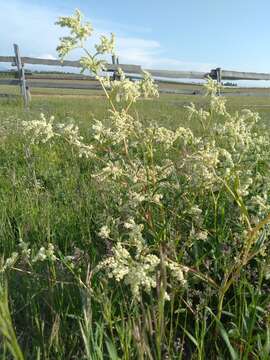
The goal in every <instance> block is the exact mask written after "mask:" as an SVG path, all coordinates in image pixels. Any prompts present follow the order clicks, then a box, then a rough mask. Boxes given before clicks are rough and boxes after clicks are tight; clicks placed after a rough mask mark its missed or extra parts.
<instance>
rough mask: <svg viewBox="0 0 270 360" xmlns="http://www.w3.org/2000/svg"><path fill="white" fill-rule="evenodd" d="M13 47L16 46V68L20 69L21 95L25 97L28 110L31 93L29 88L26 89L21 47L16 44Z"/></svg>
mask: <svg viewBox="0 0 270 360" xmlns="http://www.w3.org/2000/svg"><path fill="white" fill-rule="evenodd" d="M13 46H14V52H15V62H16V66H17V68H18V75H19V81H20V87H21V94H22V97H23V101H24V106H25V107H26V108H28V106H29V100H30V92H29V88H26V80H25V74H24V65H23V64H22V60H21V56H20V50H19V46H18V45H17V44H14V45H13Z"/></svg>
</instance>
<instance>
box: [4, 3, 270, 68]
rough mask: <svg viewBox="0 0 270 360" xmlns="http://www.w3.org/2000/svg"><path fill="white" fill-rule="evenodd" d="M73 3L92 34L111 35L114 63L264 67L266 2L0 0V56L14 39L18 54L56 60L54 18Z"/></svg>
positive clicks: (269, 54)
mask: <svg viewBox="0 0 270 360" xmlns="http://www.w3.org/2000/svg"><path fill="white" fill-rule="evenodd" d="M75 8H80V9H81V10H82V11H83V12H84V14H85V16H86V18H87V19H89V20H91V21H92V22H93V24H94V26H95V28H96V29H97V35H96V36H98V35H99V34H101V33H102V32H104V33H108V32H111V31H112V32H114V33H115V34H116V36H117V43H118V53H119V55H120V60H121V62H125V63H134V64H140V65H142V66H144V67H145V68H163V69H166V68H167V69H179V70H199V71H200V70H201V71H208V70H209V69H211V68H213V67H217V66H221V67H222V68H224V69H231V70H246V71H257V72H270V41H269V39H270V22H269V14H270V1H269V0H257V1H255V0H234V1H232V0H188V1H186V0H167V1H164V0H162V1H161V0H155V1H154V0H136V1H135V0H134V1H131V0H125V1H124V0H114V1H111V0H100V1H93V0H92V1H91V0H87V1H85V0H84V1H82V0H81V1H76V0H54V1H52V0H47V1H43V0H8V1H7V0H0V9H1V12H0V24H1V25H0V54H1V55H11V54H12V51H13V48H12V44H13V43H14V42H17V43H18V44H19V46H20V48H21V53H22V55H25V56H38V57H45V56H46V57H50V58H53V57H56V56H57V54H56V52H55V47H56V45H57V40H58V37H59V36H61V35H63V31H62V30H60V29H57V27H56V26H55V25H54V21H55V19H56V18H57V16H59V15H68V14H71V13H72V12H73V10H74V9H75ZM89 46H90V47H91V46H92V42H90V43H89ZM72 57H73V58H76V57H78V54H76V53H75V54H74V55H73V56H72Z"/></svg>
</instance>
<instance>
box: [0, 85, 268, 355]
mask: <svg viewBox="0 0 270 360" xmlns="http://www.w3.org/2000/svg"><path fill="white" fill-rule="evenodd" d="M9 90H10V87H9V88H8V87H1V89H0V93H1V92H7V91H9ZM11 91H12V93H13V91H14V88H12V89H11ZM260 91H261V90H260ZM209 101H210V99H209V98H206V97H202V96H196V95H192V96H191V95H190V96H183V95H161V97H160V98H159V99H156V100H139V101H138V103H137V104H136V107H135V106H134V107H132V108H131V115H132V116H133V121H134V122H135V121H137V120H138V121H139V125H138V128H137V130H136V131H135V130H134V132H132V133H131V134H128V135H125V136H126V138H125V141H124V142H122V141H120V142H119V143H118V142H117V139H116V140H114V142H106V141H105V140H104V142H102V141H100V142H99V140H98V139H99V138H98V137H96V138H95V137H94V135H93V128H92V125H93V124H95V119H99V120H100V119H101V120H102V121H104V124H106V125H107V126H112V128H111V129H112V131H116V130H115V129H114V127H113V125H111V124H112V123H113V120H112V119H111V118H109V114H108V108H109V106H108V102H107V100H106V98H105V97H104V96H100V93H99V92H93V91H87V90H81V91H78V90H77V91H74V90H63V91H60V90H58V89H57V90H54V89H45V90H44V89H33V97H32V103H31V107H30V109H29V110H28V111H25V110H24V109H23V106H22V103H21V100H20V99H19V98H15V97H14V98H12V97H10V98H0V137H1V141H0V169H1V171H0V199H1V207H0V218H1V221H0V226H1V231H0V248H1V254H2V264H1V267H2V270H1V274H2V275H1V291H0V331H1V333H2V335H3V339H4V340H5V341H3V343H2V344H1V346H0V351H1V358H2V359H11V357H10V352H11V353H12V354H13V355H12V356H13V358H15V359H59V360H60V359H64V358H66V359H91V360H92V359H93V360H96V359H113V360H114V359H126V360H130V359H150V360H152V359H153V360H154V359H158V360H163V359H172V360H173V359H184V360H186V359H187V360H188V359H194V360H197V359H206V358H207V359H213V360H215V359H224V360H226V359H243V360H244V359H245V360H248V359H258V360H267V359H269V357H270V348H269V343H270V320H269V319H270V315H269V300H270V297H269V280H268V279H269V270H268V267H269V265H268V264H269V255H268V253H269V249H268V242H269V235H268V229H265V228H264V224H266V223H267V221H265V222H264V223H262V221H264V220H263V219H265V217H266V216H267V214H268V212H269V209H268V205H269V201H268V196H269V192H270V191H269V190H270V184H269V175H270V174H269V154H270V149H269V142H268V141H267V138H268V137H269V135H268V134H269V132H268V131H269V125H268V121H270V113H269V111H270V103H269V98H267V97H266V96H261V97H260V96H249V97H242V96H241V97H240V96H234V97H228V100H227V108H228V113H230V114H234V113H235V112H236V111H238V112H241V110H242V109H244V108H247V107H248V108H250V109H252V110H253V111H256V112H259V114H260V116H261V121H260V122H259V123H258V124H257V123H256V121H255V120H254V119H256V115H254V114H253V115H241V116H242V117H241V116H240V117H238V116H237V115H233V117H232V118H229V117H228V116H227V115H226V114H225V115H224V114H222V111H221V112H216V113H215V112H214V110H213V109H212V110H211V111H212V112H213V113H212V112H210V113H209V114H210V115H207V116H208V117H207V119H208V118H209V119H210V120H209V119H208V120H209V122H208V123H205V124H203V126H202V122H201V118H200V117H198V118H196V116H195V117H193V118H191V119H189V112H188V110H187V109H186V108H185V106H187V105H189V104H190V102H194V103H195V105H196V106H197V107H198V108H202V109H203V110H205V111H206V110H208V109H209ZM215 111H216V110H215ZM40 113H43V114H44V115H45V117H46V119H49V118H50V116H54V117H55V120H54V122H55V123H56V124H57V123H64V124H65V125H67V124H69V123H71V122H72V123H74V124H76V125H78V127H79V132H80V134H82V135H83V137H84V140H83V141H84V142H85V143H86V144H94V146H95V151H96V158H91V157H90V158H88V159H87V158H85V157H84V156H82V157H80V156H78V151H77V148H76V146H77V145H78V144H77V143H76V141H77V140H78V138H76V141H73V138H72V136H73V135H72V134H71V133H67V139H68V141H66V140H64V136H65V134H66V133H64V135H63V139H62V138H61V137H55V138H53V139H52V141H47V140H46V141H44V142H42V141H40V142H39V143H38V142H34V141H32V140H33V139H34V134H33V133H32V132H31V131H30V132H29V133H27V134H25V133H24V128H23V127H22V122H23V121H27V122H31V121H32V120H38V119H39V117H40ZM209 116H210V117H209ZM208 120H207V121H208ZM253 121H254V126H253V125H252V127H251V125H250V124H251V123H252V124H253ZM154 123H156V125H154ZM127 124H128V119H127V123H126V126H127ZM228 124H230V127H229V126H228ZM234 124H235V127H234ZM221 126H222V127H221ZM160 127H164V128H166V129H168V130H175V132H172V133H168V132H165V133H164V129H163V128H161V129H160V130H157V128H160ZM182 127H183V128H184V129H187V128H190V129H191V130H192V132H193V135H192V136H191V135H190V133H189V131H188V130H183V128H182ZM57 129H58V128H57V126H56V127H55V131H57ZM177 129H178V130H177ZM121 131H122V133H123V132H124V131H126V130H125V129H124V130H123V129H122V130H121ZM155 131H157V132H158V131H160V132H159V133H158V134H159V135H155ZM122 133H119V134H118V133H116V134H117V136H118V135H119V136H120V135H121V134H122ZM175 133H177V134H178V133H179V134H183V135H179V138H178V139H176V140H175V141H173V142H172V143H171V141H172V140H171V138H173V136H174V135H173V134H175ZM134 134H135V135H134ZM138 134H139V137H138ZM41 135H42V133H41ZM146 135H147V136H146ZM181 136H183V138H182V137H181ZM149 139H151V140H149ZM186 139H187V140H186ZM231 139H233V145H231ZM126 141H127V144H128V145H127V144H126ZM74 144H75V146H74ZM231 146H232V147H231ZM80 149H84V148H83V147H81V148H80ZM80 149H79V150H80ZM232 149H236V150H235V152H234V150H232ZM225 150H226V151H229V150H230V151H231V153H232V161H233V165H232V164H229V163H228V162H227V160H228V158H226V159H225V158H223V156H224V154H225V155H226V154H227V153H226V151H225ZM217 151H219V152H220V154H219V161H218V162H215V156H217V155H216V153H217ZM222 154H223V155H222ZM239 154H240V155H241V156H238V155H239ZM190 159H192V162H190ZM164 161H167V162H168V164H169V165H168V164H167V163H166V164H164ZM228 161H229V160H228ZM104 163H106V164H107V165H108V164H110V166H111V164H113V165H114V168H113V170H112V173H109V175H108V176H109V177H108V178H106V176H107V175H106V176H105V175H104V174H105V173H102V171H103V170H102V169H103V168H104V166H105V165H104ZM172 164H173V170H172V172H171V173H167V168H168V166H169V167H172ZM194 164H195V165H196V166H195V165H194ZM209 164H211V166H210V165H209ZM202 165H203V166H202ZM119 167H120V168H121V171H123V173H121V172H120V173H119V174H120V175H119V174H118V173H117V171H119ZM212 167H213V168H214V169H215V172H216V173H215V176H217V178H215V179H213V178H212V177H210V175H211V176H213V174H212V172H211V171H212ZM134 168H136V171H135V170H134ZM226 168H228V169H229V170H230V172H229V173H228V172H226V171H225V169H226ZM142 169H146V170H145V171H146V173H147V175H145V176H146V178H147V180H145V178H144V177H143V175H141V176H142V179H140V177H139V175H138V174H141V171H142ZM155 171H156V173H155V176H154V175H153V176H152V175H151V174H152V172H155ZM163 171H164V172H163ZM159 172H160V173H159ZM106 174H107V173H106ZM143 174H144V173H143ZM228 174H229V175H228ZM95 176H96V177H95ZM135 177H136V178H137V177H138V180H136V181H135V180H134V178H135ZM220 179H221V180H220ZM250 179H253V180H254V182H253V184H251V183H250ZM247 189H249V192H248V193H247ZM131 190H132V191H133V192H134V193H132V194H133V195H134V194H137V195H139V194H140V195H143V198H144V199H143V200H140V201H141V203H138V204H136V201H135V200H134V197H133V198H132V199H133V200H132V201H133V203H132V204H130V202H131V200H130V196H131V195H130V191H131ZM155 195H158V196H156V197H155ZM256 196H257V197H260V199H259V200H260V203H259V204H261V205H258V204H257V203H256V204H255V205H254V197H256ZM134 204H135V205H134ZM252 204H253V205H252ZM131 218H132V219H134V221H135V223H133V222H132V220H131ZM246 223H247V224H251V228H249V227H248V225H246ZM105 225H106V227H109V228H110V235H108V236H106V234H105V235H104V232H106V231H105V230H104V229H103V233H102V231H101V229H102V227H103V226H105ZM256 226H257V227H258V229H257V227H256ZM253 228H255V230H256V231H255V230H254V232H253V233H252V230H251V229H253ZM251 233H252V235H250V234H251ZM140 236H142V237H143V241H144V242H145V243H146V244H147V249H146V248H144V247H143V251H141V250H140V251H141V252H140V253H139V256H138V253H137V257H136V256H135V255H134V253H133V252H135V251H138V249H137V248H136V247H135V249H134V244H135V245H136V246H137V247H138V239H141V237H140ZM128 241H129V243H128ZM132 241H134V243H133V242H132ZM136 241H137V242H136ZM119 242H121V243H122V244H124V245H125V244H129V245H127V249H128V250H129V251H130V254H131V255H126V256H131V257H132V256H133V260H132V261H131V260H130V266H133V268H131V269H132V271H133V274H131V275H130V276H131V278H132V279H133V281H134V278H133V277H132V275H134V274H136V273H140V270H141V269H142V268H143V269H144V266H145V274H146V275H147V274H148V273H147V271H149V268H150V270H151V266H152V265H151V264H150V262H149V263H147V261H148V260H145V259H147V256H148V255H149V256H150V255H151V256H153V257H157V258H159V259H161V262H160V264H159V268H158V271H157V272H156V273H155V275H154V276H156V279H154V278H149V279H150V280H151V281H152V283H154V284H155V286H153V287H151V286H150V291H146V292H145V293H144V292H143V291H142V295H141V298H140V300H138V299H137V300H136V298H134V296H133V295H134V293H133V291H134V289H133V290H132V287H131V289H130V286H129V285H132V282H131V280H130V282H128V281H126V282H121V281H115V279H111V278H110V277H106V276H105V275H104V273H102V274H100V273H96V272H95V271H96V270H95V269H96V265H97V264H98V263H99V262H100V261H101V260H103V259H104V258H106V257H108V256H111V255H112V253H113V252H114V251H115V247H116V246H117V244H118V243H119ZM26 244H27V245H26ZM51 244H52V245H53V247H54V248H53V249H52V248H49V246H51ZM128 246H130V247H131V248H129V247H128ZM140 246H141V245H140ZM143 246H145V244H144V245H143ZM42 248H43V250H41V249H42ZM148 252H149V253H148ZM14 253H16V254H15V255H14ZM12 254H13V255H12ZM18 254H19V255H18ZM118 255H119V254H118ZM153 257H152V258H151V259H152V260H153V259H155V258H153ZM7 259H8V261H7ZM149 259H150V258H149ZM140 261H141V263H140ZM144 261H146V263H145V262H144ZM149 261H150V260H149ZM169 261H171V263H170V262H169ZM164 264H169V265H168V268H166V266H167V265H164ZM179 264H184V267H183V272H184V275H185V277H187V280H186V282H185V283H184V281H183V279H180V282H179V281H178V280H179V276H180V277H181V276H182V275H183V274H182V270H181V269H182V268H181V267H179V266H180V265H179ZM118 265H119V267H120V265H121V264H120V263H119V264H118ZM122 265H123V263H122ZM108 270H109V273H110V271H111V272H113V270H112V269H111V268H109V265H108ZM114 270H115V269H114ZM124 270H125V271H127V269H126V268H125V269H124ZM230 271H231V272H230ZM104 272H106V271H104ZM174 272H175V273H176V274H178V280H177V277H176V278H175V277H174ZM181 274H182V275H181ZM146 275H145V276H146ZM150 275H151V276H153V274H152V273H151V274H150ZM150 275H149V276H150ZM119 276H120V275H119ZM131 278H130V279H131ZM147 279H148V278H147V276H146V278H145V279H144V281H143V282H142V284H143V286H146V284H147ZM150 280H149V281H150ZM148 290H149V289H148ZM7 291H8V295H7ZM165 294H166V296H168V297H169V298H170V301H168V299H167V300H166V299H165ZM7 298H8V300H7ZM7 304H9V309H8V307H7ZM10 316H11V318H12V322H11V319H10ZM12 324H13V325H12ZM15 334H16V336H15Z"/></svg>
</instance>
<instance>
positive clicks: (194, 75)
mask: <svg viewBox="0 0 270 360" xmlns="http://www.w3.org/2000/svg"><path fill="white" fill-rule="evenodd" d="M3 62H4V63H11V64H12V66H16V68H17V72H16V73H15V74H16V75H17V78H15V79H14V78H13V79H1V78H0V85H17V86H18V85H19V86H20V89H21V94H22V96H23V99H24V104H25V106H26V107H28V105H29V101H30V88H31V87H43V88H65V89H67V88H72V89H99V88H100V87H99V85H98V83H97V82H95V81H94V78H93V77H92V78H91V76H90V77H89V76H83V75H75V74H64V77H63V78H62V79H61V78H60V76H56V75H55V78H54V80H57V82H52V81H49V80H52V78H53V75H52V74H50V75H49V74H48V75H46V76H45V77H44V74H42V75H43V76H41V75H40V76H39V75H38V74H34V75H33V76H32V77H31V76H28V77H26V74H25V70H24V65H25V64H31V65H49V66H59V67H72V68H81V65H80V62H79V61H78V60H64V61H60V60H53V59H39V58H32V57H21V56H20V51H19V47H18V45H16V44H14V56H0V63H3ZM106 68H107V70H106V71H107V72H112V73H115V72H116V71H117V69H118V68H121V69H122V70H123V71H124V72H125V73H126V74H128V75H129V77H131V78H135V79H136V78H140V77H141V76H142V72H143V70H146V71H148V72H149V73H150V74H151V75H152V76H153V77H154V78H155V79H156V80H157V81H161V82H162V79H163V81H166V82H167V83H175V81H176V80H177V79H194V80H195V79H196V80H199V79H206V78H207V77H211V78H213V79H216V80H217V81H218V82H221V81H222V80H270V74H266V73H253V72H242V71H229V70H223V69H221V68H217V69H212V70H210V71H209V72H198V71H176V70H153V69H142V67H141V66H140V65H129V64H119V61H118V59H116V58H115V57H112V64H106ZM59 78H60V79H59ZM67 79H69V80H74V82H72V83H69V84H67V83H66V82H63V81H62V82H61V80H67ZM90 79H92V80H93V81H92V82H91V84H90V83H89V80H90ZM165 79H166V80H165ZM169 79H173V80H169ZM46 80H48V81H46ZM75 80H76V81H77V82H75ZM78 80H88V83H83V82H80V83H79V82H78Z"/></svg>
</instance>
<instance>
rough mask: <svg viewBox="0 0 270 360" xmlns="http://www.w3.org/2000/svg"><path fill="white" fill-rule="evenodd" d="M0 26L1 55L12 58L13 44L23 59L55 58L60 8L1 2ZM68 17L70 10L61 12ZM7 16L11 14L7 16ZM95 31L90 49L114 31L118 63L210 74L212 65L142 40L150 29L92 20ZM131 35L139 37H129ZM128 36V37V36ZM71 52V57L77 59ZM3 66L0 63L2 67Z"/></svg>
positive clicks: (18, 0) (15, 1) (153, 42)
mask: <svg viewBox="0 0 270 360" xmlns="http://www.w3.org/2000/svg"><path fill="white" fill-rule="evenodd" d="M0 2H1V12H0V23H1V42H0V54H1V55H11V54H12V53H13V43H17V44H19V46H20V50H21V54H22V56H33V57H40V58H41V57H44V58H48V59H54V58H57V53H56V50H55V49H56V46H57V44H58V39H59V37H60V36H62V35H63V29H60V28H58V27H57V26H55V24H54V23H55V20H56V18H57V16H59V15H60V14H61V15H63V8H62V9H58V8H56V7H55V8H48V7H46V6H42V5H33V4H30V3H27V2H25V1H22V0H10V1H3V0H2V1H1V0H0ZM64 10H65V13H66V14H68V13H69V10H67V9H64ZM9 14H12V16H10V15H9ZM94 25H96V26H97V27H98V28H97V32H96V35H95V36H94V37H93V39H92V40H91V41H90V42H89V46H90V47H91V46H93V43H94V42H95V41H97V39H98V37H99V35H100V34H101V33H104V32H105V33H109V32H110V31H114V32H115V33H116V37H117V51H118V54H119V58H120V62H122V63H130V64H136V65H141V66H142V67H145V68H163V69H179V70H201V71H209V69H210V68H211V67H212V65H211V64H201V63H193V62H183V61H181V60H180V59H174V58H173V57H170V56H168V55H167V54H164V51H163V50H162V44H160V43H159V42H158V41H157V40H154V39H153V40H152V39H145V38H142V37H141V35H142V34H144V35H145V34H146V33H147V34H148V36H149V33H150V32H151V29H148V28H141V27H136V26H132V25H131V26H127V25H126V24H116V23H113V22H110V21H106V19H105V20H95V22H94ZM130 33H133V34H134V33H135V34H137V35H138V34H139V35H140V36H139V37H138V36H131V35H130ZM127 34H128V35H127ZM78 56H79V53H78V52H74V53H73V54H72V55H71V56H70V58H73V59H75V58H77V57H78ZM2 65H3V64H0V66H1V67H2V68H3V66H2Z"/></svg>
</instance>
